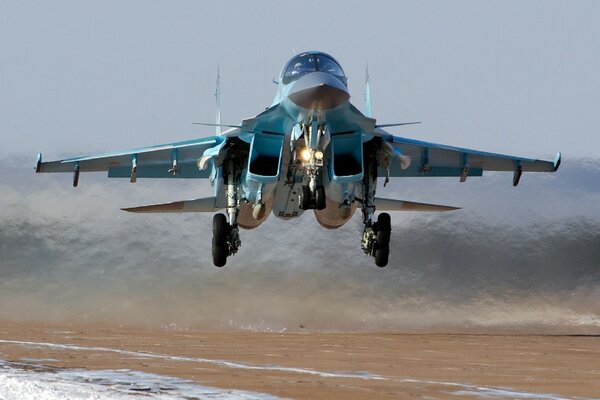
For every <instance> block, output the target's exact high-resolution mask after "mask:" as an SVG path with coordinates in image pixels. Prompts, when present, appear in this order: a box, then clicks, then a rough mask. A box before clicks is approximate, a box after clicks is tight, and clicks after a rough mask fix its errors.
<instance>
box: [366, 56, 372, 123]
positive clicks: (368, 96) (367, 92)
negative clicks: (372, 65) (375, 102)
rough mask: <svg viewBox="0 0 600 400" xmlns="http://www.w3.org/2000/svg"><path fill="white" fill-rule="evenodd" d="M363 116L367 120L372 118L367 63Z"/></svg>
mask: <svg viewBox="0 0 600 400" xmlns="http://www.w3.org/2000/svg"><path fill="white" fill-rule="evenodd" d="M365 115H366V116H367V117H369V118H371V117H372V116H373V110H372V108H371V86H370V85H369V63H367V70H366V73H365Z"/></svg>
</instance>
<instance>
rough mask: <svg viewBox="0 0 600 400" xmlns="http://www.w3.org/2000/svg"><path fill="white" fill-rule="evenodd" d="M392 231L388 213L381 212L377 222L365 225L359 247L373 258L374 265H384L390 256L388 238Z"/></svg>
mask: <svg viewBox="0 0 600 400" xmlns="http://www.w3.org/2000/svg"><path fill="white" fill-rule="evenodd" d="M391 232H392V225H391V218H390V214H388V213H381V214H379V216H378V217H377V222H375V223H370V224H366V225H365V230H364V232H363V239H362V242H361V248H362V249H363V251H364V252H365V254H368V255H370V256H373V257H374V258H375V265H377V266H378V267H385V266H386V265H387V264H388V259H389V256H390V238H391Z"/></svg>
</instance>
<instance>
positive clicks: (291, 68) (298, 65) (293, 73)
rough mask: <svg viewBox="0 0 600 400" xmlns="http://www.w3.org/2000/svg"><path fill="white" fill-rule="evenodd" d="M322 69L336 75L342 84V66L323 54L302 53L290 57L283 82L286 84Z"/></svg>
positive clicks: (343, 78) (344, 79)
mask: <svg viewBox="0 0 600 400" xmlns="http://www.w3.org/2000/svg"><path fill="white" fill-rule="evenodd" d="M315 71H323V72H327V73H329V74H331V75H335V76H336V77H338V78H339V79H340V80H341V81H342V82H344V85H345V84H346V77H345V76H344V71H343V70H342V67H340V65H339V64H338V63H337V62H335V61H334V60H333V59H332V58H330V57H328V56H326V55H323V54H310V53H303V54H300V55H298V56H296V57H294V58H292V59H291V60H290V61H289V62H288V63H287V65H286V66H285V69H284V72H283V83H284V84H286V85H287V84H288V83H290V82H292V81H295V80H296V79H298V78H300V77H301V76H303V75H306V74H307V73H309V72H315Z"/></svg>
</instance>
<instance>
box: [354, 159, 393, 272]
mask: <svg viewBox="0 0 600 400" xmlns="http://www.w3.org/2000/svg"><path fill="white" fill-rule="evenodd" d="M376 187H377V161H376V159H375V158H374V157H371V158H368V159H366V160H365V175H364V178H363V188H362V189H363V190H362V191H363V199H362V214H363V223H364V224H365V229H364V231H363V237H362V241H361V244H360V247H361V248H362V250H363V251H364V252H365V254H368V255H370V256H372V257H374V258H375V265H377V266H378V267H385V266H386V265H387V264H388V260H389V257H390V238H391V234H392V223H391V218H390V214H388V213H380V214H379V216H378V217H377V221H376V222H373V214H374V213H375V190H376Z"/></svg>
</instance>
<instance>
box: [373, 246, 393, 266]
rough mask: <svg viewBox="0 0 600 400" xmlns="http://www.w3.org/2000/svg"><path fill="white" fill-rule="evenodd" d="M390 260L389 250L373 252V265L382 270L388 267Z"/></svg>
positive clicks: (385, 248)
mask: <svg viewBox="0 0 600 400" xmlns="http://www.w3.org/2000/svg"><path fill="white" fill-rule="evenodd" d="M389 258H390V249H389V248H387V247H384V248H381V249H377V250H375V265H377V266H378V267H379V268H383V267H385V266H386V265H388V260H389Z"/></svg>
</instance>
